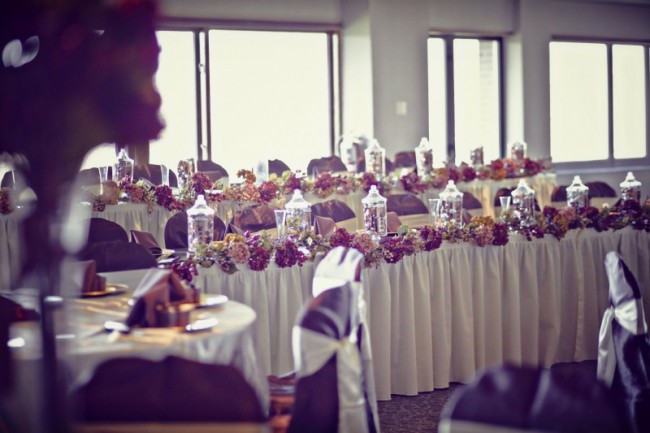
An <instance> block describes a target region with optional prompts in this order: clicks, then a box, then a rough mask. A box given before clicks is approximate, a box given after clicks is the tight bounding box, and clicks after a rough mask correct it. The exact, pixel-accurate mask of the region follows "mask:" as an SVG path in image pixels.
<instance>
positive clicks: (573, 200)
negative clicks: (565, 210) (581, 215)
mask: <svg viewBox="0 0 650 433" xmlns="http://www.w3.org/2000/svg"><path fill="white" fill-rule="evenodd" d="M566 202H567V206H569V207H574V208H576V209H584V208H585V207H587V206H588V205H589V187H588V186H586V185H585V184H583V183H582V180H581V179H580V176H574V177H573V182H572V183H571V185H569V186H568V187H567V189H566Z"/></svg>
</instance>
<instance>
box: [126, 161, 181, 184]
mask: <svg viewBox="0 0 650 433" xmlns="http://www.w3.org/2000/svg"><path fill="white" fill-rule="evenodd" d="M138 179H147V180H148V181H150V182H151V183H153V184H154V185H162V169H161V167H160V164H138V165H136V166H135V167H133V181H134V182H135V181H137V180H138ZM169 186H170V187H177V186H178V178H177V177H176V173H174V171H173V170H172V169H169Z"/></svg>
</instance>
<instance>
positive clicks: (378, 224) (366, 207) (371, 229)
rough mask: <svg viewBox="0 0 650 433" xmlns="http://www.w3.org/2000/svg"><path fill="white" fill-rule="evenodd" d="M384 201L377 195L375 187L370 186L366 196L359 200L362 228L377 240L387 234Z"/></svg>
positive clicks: (377, 191)
mask: <svg viewBox="0 0 650 433" xmlns="http://www.w3.org/2000/svg"><path fill="white" fill-rule="evenodd" d="M386 201H387V200H386V198H385V197H382V196H381V194H379V190H377V186H376V185H372V186H371V187H370V191H368V195H367V196H366V197H365V198H364V199H362V200H361V204H362V205H363V226H364V229H365V230H366V232H367V233H369V234H370V236H371V237H372V238H373V239H379V238H381V237H382V236H386V233H388V217H387V211H386Z"/></svg>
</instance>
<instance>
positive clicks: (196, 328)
mask: <svg viewBox="0 0 650 433" xmlns="http://www.w3.org/2000/svg"><path fill="white" fill-rule="evenodd" d="M217 323H219V321H218V320H217V319H215V318H214V317H211V318H209V319H199V320H195V321H194V322H192V323H190V324H188V325H186V326H185V332H186V333H188V334H191V333H194V332H201V331H209V330H210V329H212V328H214V327H215V326H217Z"/></svg>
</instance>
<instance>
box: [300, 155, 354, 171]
mask: <svg viewBox="0 0 650 433" xmlns="http://www.w3.org/2000/svg"><path fill="white" fill-rule="evenodd" d="M347 170H348V168H347V167H346V166H345V164H343V161H341V158H339V157H338V156H336V155H332V156H326V157H323V158H314V159H312V160H311V161H309V164H308V165H307V174H308V175H309V176H318V174H319V173H322V172H325V171H329V172H335V171H347Z"/></svg>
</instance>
